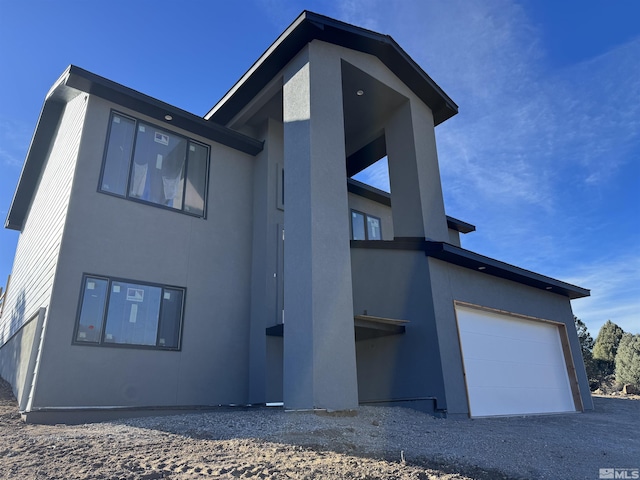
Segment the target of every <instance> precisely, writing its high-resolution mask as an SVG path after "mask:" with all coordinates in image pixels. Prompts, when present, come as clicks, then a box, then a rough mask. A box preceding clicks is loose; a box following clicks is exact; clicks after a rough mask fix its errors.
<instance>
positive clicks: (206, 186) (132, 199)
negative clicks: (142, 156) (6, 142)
mask: <svg viewBox="0 0 640 480" xmlns="http://www.w3.org/2000/svg"><path fill="white" fill-rule="evenodd" d="M114 115H120V116H122V117H124V118H127V119H129V120H132V121H133V122H134V123H135V126H134V135H133V145H132V147H131V155H132V156H131V158H130V159H129V160H130V163H129V172H128V174H127V186H126V188H125V194H124V195H120V194H118V193H115V192H109V191H107V190H102V179H103V176H104V170H105V166H106V162H107V153H108V148H109V140H110V138H111V128H112V126H113V116H114ZM140 122H142V123H144V124H145V125H149V126H150V127H153V128H157V129H159V130H164V131H167V132H169V133H171V134H172V135H175V136H177V137H181V138H184V139H185V140H186V141H187V149H188V147H189V144H190V143H191V142H193V143H195V144H197V145H200V146H203V147H205V148H206V149H207V171H206V173H205V179H204V182H205V183H204V197H205V198H204V199H203V203H204V204H203V212H202V215H199V214H197V213H191V212H187V211H185V210H184V196H185V195H186V189H185V191H184V192H183V193H182V206H183V208H181V209H177V208H173V207H169V206H166V205H162V204H160V203H155V202H150V201H148V200H144V199H142V198H135V197H131V196H129V188H130V186H131V175H132V170H133V155H134V154H135V151H136V143H137V142H138V135H137V132H138V126H139V124H140ZM187 155H189V153H188V151H187ZM188 169H189V162H188V161H187V162H186V163H185V168H184V178H185V182H186V179H187V172H188ZM210 171H211V145H209V144H206V143H204V142H200V141H198V140H194V139H193V138H190V137H187V136H185V135H182V134H180V133H177V132H175V131H174V130H173V129H171V128H167V127H166V126H164V125H158V124H157V123H154V122H149V121H147V120H143V119H140V118H137V117H133V116H131V115H129V114H127V113H122V112H120V111H119V110H116V109H113V108H112V109H111V110H110V111H109V127H108V129H107V136H106V138H105V143H104V148H103V151H102V164H101V166H100V179H99V180H98V188H97V192H98V193H103V194H105V195H110V196H112V197H116V198H122V199H124V200H127V201H130V202H136V203H141V204H143V205H151V206H153V207H156V208H160V209H162V210H168V211H171V212H177V213H182V214H184V215H189V216H190V217H195V218H202V219H203V220H206V219H207V199H208V197H209V172H210Z"/></svg>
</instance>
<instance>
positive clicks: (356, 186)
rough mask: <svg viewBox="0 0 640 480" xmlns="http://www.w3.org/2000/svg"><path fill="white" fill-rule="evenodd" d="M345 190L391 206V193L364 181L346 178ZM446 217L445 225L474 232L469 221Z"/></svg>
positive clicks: (464, 231)
mask: <svg viewBox="0 0 640 480" xmlns="http://www.w3.org/2000/svg"><path fill="white" fill-rule="evenodd" d="M347 190H348V191H349V192H351V193H353V194H354V195H359V196H361V197H364V198H368V199H369V200H373V201H374V202H377V203H380V204H382V205H386V206H388V207H390V206H391V194H390V193H387V192H385V191H384V190H380V189H378V188H375V187H372V186H371V185H367V184H366V183H362V182H359V181H358V180H354V179H353V178H347ZM446 218H447V227H448V228H450V229H452V230H456V231H457V232H460V233H470V232H475V231H476V227H475V225H471V224H470V223H467V222H463V221H462V220H458V219H457V218H454V217H450V216H449V215H447V216H446Z"/></svg>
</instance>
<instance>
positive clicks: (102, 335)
mask: <svg viewBox="0 0 640 480" xmlns="http://www.w3.org/2000/svg"><path fill="white" fill-rule="evenodd" d="M89 278H95V279H98V280H105V281H106V282H107V292H106V295H105V300H104V306H103V308H102V326H101V327H100V336H99V339H98V341H97V342H83V341H79V340H78V331H79V330H80V317H81V315H82V306H83V303H84V296H85V293H86V285H87V279H89ZM114 282H122V283H134V284H138V285H142V286H144V287H155V288H160V289H161V299H163V298H164V293H165V290H167V289H168V290H179V291H181V292H182V305H181V306H180V310H179V311H180V318H179V322H180V325H179V328H178V341H177V345H176V346H175V347H165V346H160V345H159V344H158V343H159V341H158V334H159V332H160V325H161V319H162V309H163V302H162V301H160V306H159V308H158V325H157V326H156V344H155V345H143V344H136V343H115V342H106V341H105V333H106V328H107V320H108V314H109V301H110V299H111V291H112V287H113V283H114ZM186 298H187V289H186V288H185V287H178V286H174V285H165V284H161V283H154V282H147V281H140V280H133V279H129V278H121V277H110V276H107V275H94V274H92V273H83V274H82V282H81V284H80V297H79V300H78V308H77V312H76V317H75V324H74V327H73V337H72V339H71V344H72V345H78V346H84V347H107V348H110V347H113V348H129V349H131V348H133V349H142V350H160V351H173V352H178V351H181V350H182V329H183V328H184V310H185V305H186Z"/></svg>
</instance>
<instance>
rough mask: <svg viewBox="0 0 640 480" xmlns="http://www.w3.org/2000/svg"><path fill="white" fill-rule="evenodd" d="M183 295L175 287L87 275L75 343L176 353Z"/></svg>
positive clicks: (180, 325)
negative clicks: (147, 348)
mask: <svg viewBox="0 0 640 480" xmlns="http://www.w3.org/2000/svg"><path fill="white" fill-rule="evenodd" d="M184 293H185V291H184V289H182V288H177V287H166V286H164V285H150V284H146V283H140V282H132V281H126V280H119V279H113V278H108V277H101V276H93V275H86V276H85V277H84V280H83V289H82V299H81V301H80V311H79V312H78V320H77V323H76V330H75V335H74V343H78V344H85V345H87V344H88V345H135V346H141V347H155V348H161V349H169V350H178V349H179V348H180V332H181V327H182V310H183V303H184Z"/></svg>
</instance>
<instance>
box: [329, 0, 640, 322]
mask: <svg viewBox="0 0 640 480" xmlns="http://www.w3.org/2000/svg"><path fill="white" fill-rule="evenodd" d="M340 13H341V14H342V15H343V16H342V18H343V19H344V20H346V21H349V22H352V23H354V24H356V25H363V26H366V27H368V28H373V29H375V30H377V31H380V32H382V33H388V34H390V35H391V36H393V38H394V39H395V40H396V41H397V42H398V43H399V44H400V45H401V46H402V47H403V48H404V49H405V50H406V51H407V53H409V55H411V56H412V57H413V58H414V59H415V60H416V61H417V63H418V64H419V65H421V66H422V67H423V68H424V69H425V71H426V72H427V73H428V74H429V75H430V76H431V77H432V78H433V79H434V80H435V81H436V82H437V83H438V84H439V85H440V86H441V87H442V88H443V89H444V90H445V91H446V92H447V93H448V94H449V95H450V96H451V97H452V98H453V100H454V101H455V102H456V103H458V104H459V105H460V113H459V115H457V116H456V117H454V118H452V119H450V120H448V121H447V122H445V123H444V124H443V125H441V126H439V127H438V128H437V129H436V135H437V141H438V157H439V159H440V167H441V175H442V180H443V190H444V195H445V203H446V206H447V213H450V214H451V215H453V216H455V217H458V218H461V219H463V220H467V221H470V222H472V223H474V224H476V225H477V226H478V232H476V233H474V234H471V235H470V236H469V237H468V238H464V239H463V242H464V245H465V246H466V247H468V248H471V249H473V250H476V251H478V252H480V253H483V254H486V255H489V256H493V257H495V258H498V259H500V260H504V261H507V262H509V263H513V264H516V265H519V266H522V267H524V268H528V269H531V270H534V271H539V272H540V273H543V274H545V275H550V276H557V277H558V278H560V279H562V280H565V281H569V282H570V283H575V284H577V285H581V286H585V287H586V288H590V289H591V290H592V296H591V297H590V298H587V299H581V300H577V301H576V302H574V308H575V309H576V313H577V314H578V315H579V316H580V317H581V318H582V319H583V320H584V321H585V322H586V323H587V324H588V325H589V327H590V329H595V330H596V331H595V332H594V334H597V329H598V328H599V325H601V324H602V323H603V322H604V321H606V320H607V319H609V318H610V319H611V320H612V321H614V322H616V323H618V324H620V326H622V327H623V328H624V329H625V330H630V331H635V332H640V305H639V301H640V290H639V289H638V288H639V287H636V285H640V277H639V274H638V272H640V252H639V249H638V247H637V243H636V244H635V246H634V241H633V240H634V238H635V237H633V235H636V236H637V234H634V233H631V235H632V236H630V237H628V238H627V239H626V240H625V241H624V242H623V241H622V239H620V238H617V235H616V234H614V233H611V232H612V231H615V230H618V228H619V227H618V225H617V224H616V223H615V222H616V221H617V222H624V218H623V219H617V220H616V219H615V217H614V212H612V209H614V208H615V207H614V206H613V205H612V204H610V203H608V198H607V195H609V194H611V192H613V191H615V190H616V189H617V188H618V185H616V182H620V181H621V179H622V178H624V177H629V176H631V177H632V176H633V175H637V174H638V170H637V168H638V167H637V166H636V167H634V166H633V165H632V164H631V163H630V162H635V161H636V159H637V156H638V155H639V154H640V102H639V101H638V99H639V98H640V62H638V58H640V38H636V39H633V40H631V41H629V42H627V43H626V44H624V45H620V46H618V47H616V48H613V49H611V50H610V51H608V52H605V53H604V54H602V55H600V56H598V57H595V58H591V59H588V60H586V61H583V62H580V63H577V64H573V65H565V66H563V67H555V66H552V65H551V64H550V62H548V61H547V58H546V53H545V51H544V50H543V47H542V45H543V42H542V41H541V39H542V37H541V35H542V34H543V32H542V31H541V30H539V29H538V28H537V27H536V26H535V25H534V24H533V23H532V21H531V20H530V19H529V18H527V16H526V12H525V10H524V9H523V8H522V7H521V6H520V5H519V4H518V3H517V2H515V1H511V0H479V1H475V2H468V1H466V0H450V1H447V2H421V1H413V2H402V3H388V2H387V3H382V2H379V1H377V0H349V2H348V3H346V4H345V5H344V6H343V7H342V8H341V9H340ZM634 169H635V170H634ZM382 171H383V169H381V168H378V169H374V171H373V172H372V173H371V176H370V180H371V183H374V182H378V183H379V184H380V183H381V179H380V178H379V176H380V174H381V172H382ZM633 195H634V193H629V194H628V198H629V200H630V202H629V200H627V202H626V203H627V204H623V203H620V202H621V201H619V203H618V204H617V205H616V206H620V207H621V208H625V209H626V210H625V211H627V212H630V213H629V214H632V213H633V212H634V211H635V214H637V199H638V197H637V194H635V196H633ZM634 200H635V202H636V208H635V210H634V209H633V208H632V207H629V205H628V204H629V203H631V204H633V202H634ZM615 213H616V214H619V212H615ZM625 231H626V232H627V233H629V232H632V230H631V229H627V230H625ZM634 231H635V232H637V229H636V230H634ZM596 248H602V249H605V250H606V251H615V252H619V254H618V256H611V257H609V258H606V259H599V258H597V259H595V260H592V258H594V252H595V251H596ZM569 276H570V277H571V278H569Z"/></svg>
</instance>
